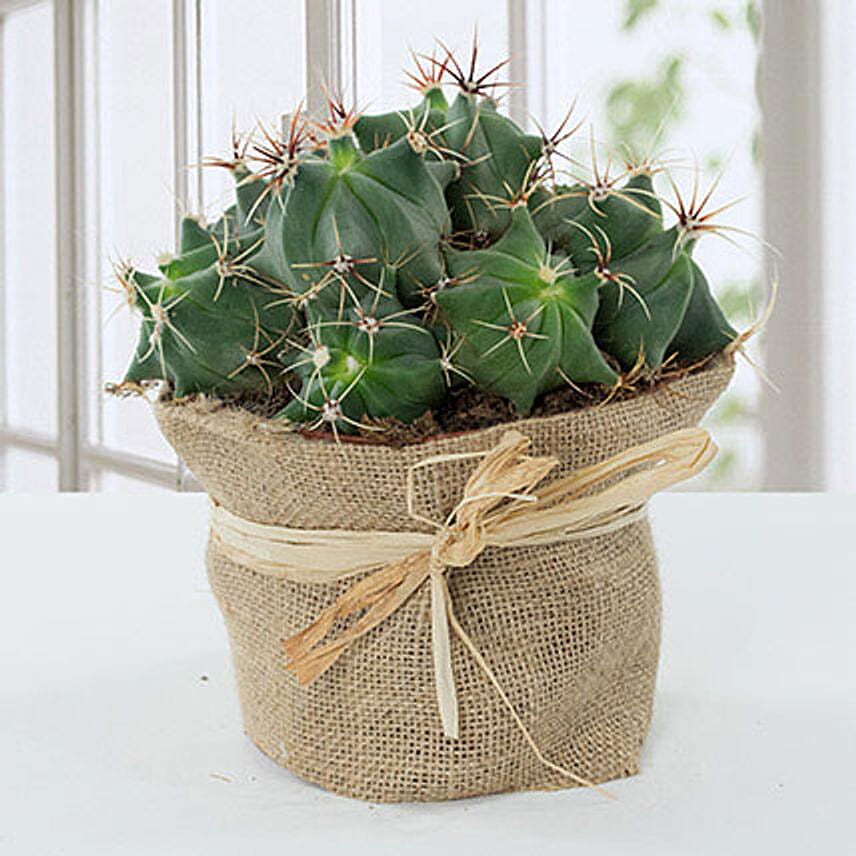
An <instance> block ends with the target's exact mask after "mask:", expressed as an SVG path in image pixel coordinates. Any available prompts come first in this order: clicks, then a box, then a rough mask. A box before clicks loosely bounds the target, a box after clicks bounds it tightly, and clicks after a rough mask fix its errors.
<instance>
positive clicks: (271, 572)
mask: <svg viewBox="0 0 856 856" xmlns="http://www.w3.org/2000/svg"><path fill="white" fill-rule="evenodd" d="M530 443H531V441H530V439H529V438H528V437H526V436H524V435H523V434H521V433H520V432H518V431H516V430H509V431H506V432H505V434H503V436H502V438H501V439H500V441H499V443H498V444H497V445H496V446H495V447H494V448H493V449H490V450H488V451H485V452H464V453H457V454H445V455H435V456H433V457H429V458H426V459H424V460H422V461H420V462H418V463H416V464H414V465H413V466H412V467H411V468H410V470H409V472H408V480H407V511H408V514H409V515H410V516H411V517H412V518H413V519H415V520H418V521H420V522H422V523H425V524H428V525H430V526H432V527H434V528H435V529H436V532H435V533H434V534H426V533H423V532H383V531H368V532H353V531H348V530H341V529H290V528H288V527H284V526H270V525H265V524H260V523H254V522H252V521H249V520H245V519H244V518H242V517H238V516H236V515H234V514H232V513H231V512H229V511H226V509H225V508H223V507H222V506H220V505H218V504H216V503H214V504H213V507H212V519H211V531H212V537H213V538H214V539H216V541H217V542H218V543H219V545H220V547H221V548H222V550H223V551H224V552H225V554H226V555H227V556H228V557H229V558H231V559H232V560H234V561H235V562H237V563H239V564H241V565H244V566H246V567H249V568H251V569H252V570H254V571H257V572H258V573H261V574H265V575H267V576H272V577H277V578H280V579H287V580H292V581H296V582H312V583H331V582H335V581H337V580H342V579H346V578H348V577H352V576H356V575H358V574H363V573H366V572H369V573H368V574H367V576H365V577H363V579H361V580H359V581H358V582H356V583H354V584H353V585H352V586H351V588H350V589H349V590H348V591H346V592H345V593H344V594H343V595H341V597H339V599H338V600H337V601H336V602H335V603H334V604H332V606H330V607H329V608H328V609H326V610H324V612H323V613H322V614H321V615H320V616H319V617H318V619H317V620H316V621H314V622H313V623H312V624H310V625H309V626H308V627H306V628H304V629H303V630H301V631H300V632H299V633H296V634H295V635H294V636H292V637H291V638H289V639H287V640H286V641H285V643H284V644H285V651H286V654H287V655H288V657H289V662H288V668H289V669H291V670H292V671H293V672H294V673H295V674H296V676H297V679H298V681H299V682H300V683H301V684H304V685H305V684H309V683H311V682H312V681H314V680H315V679H316V678H318V677H320V676H321V675H322V674H324V672H326V671H327V669H329V668H330V667H331V666H332V665H333V663H335V662H336V660H338V659H339V657H340V656H341V655H342V654H343V653H344V652H345V651H346V650H347V649H348V647H349V646H350V645H351V643H353V642H354V641H355V640H357V639H359V638H360V637H362V636H364V635H365V634H366V633H368V632H369V631H370V630H372V628H374V627H377V626H378V625H379V624H380V623H381V622H383V621H384V620H385V619H386V618H388V617H389V616H390V615H392V614H393V613H394V612H395V611H396V610H397V609H398V608H399V607H401V606H402V605H403V604H404V603H405V602H406V601H407V599H408V598H409V597H410V596H411V595H412V594H413V593H414V592H415V591H417V590H418V589H419V588H420V587H421V586H422V585H423V584H424V583H425V582H426V581H429V584H430V586H431V636H432V647H433V658H434V674H435V686H436V692H437V703H438V706H439V710H440V717H441V720H442V723H443V730H444V733H445V734H446V736H447V737H450V738H457V737H458V736H459V720H458V702H457V693H456V690H455V680H454V675H453V673H452V656H451V644H450V627H451V629H452V630H453V631H454V633H455V634H456V635H457V636H458V637H459V638H460V640H461V641H462V642H463V644H464V646H465V647H466V648H467V650H468V651H469V653H470V654H471V655H472V656H473V658H474V659H475V661H476V662H477V664H478V665H479V667H480V668H481V669H482V671H483V672H484V673H485V675H486V676H487V677H488V679H489V680H490V682H491V684H492V685H493V686H494V688H495V690H496V691H497V693H498V694H499V696H500V698H501V699H502V701H503V703H504V704H505V706H506V707H507V708H508V709H509V711H510V712H511V715H512V716H513V718H514V720H515V722H516V724H517V725H518V727H519V728H520V729H521V731H522V733H523V735H524V737H525V738H526V740H527V742H528V743H529V745H530V746H531V748H532V749H533V751H534V752H535V754H536V755H537V756H538V758H539V760H540V761H541V762H542V763H544V764H545V765H546V766H548V767H550V768H551V769H553V770H555V771H557V772H560V773H562V774H563V775H565V776H567V777H569V778H571V779H574V780H575V781H577V782H579V783H581V784H585V785H591V783H590V782H587V781H586V780H585V779H582V778H580V777H579V776H577V775H576V774H574V773H573V772H571V771H569V770H566V769H564V768H563V767H560V766H559V765H557V764H554V763H552V762H551V761H549V760H548V759H547V758H545V757H544V755H543V754H542V753H541V751H540V749H539V748H538V746H537V745H536V744H535V741H534V740H533V738H532V737H531V735H530V734H529V731H528V729H527V728H526V726H525V725H524V723H523V721H522V720H521V718H520V716H519V715H518V714H517V711H516V710H515V708H514V706H513V705H512V704H511V701H510V700H509V698H508V696H507V695H506V693H505V692H504V690H503V689H502V687H501V686H500V684H499V681H498V680H497V678H496V676H495V674H494V672H493V670H492V669H491V668H490V666H489V665H488V663H487V661H486V660H485V659H484V657H483V656H482V655H481V653H480V652H479V651H478V649H477V648H476V646H475V645H474V644H473V641H472V639H471V638H470V637H469V635H468V634H467V633H466V632H465V631H464V629H463V628H462V627H461V625H460V624H459V623H458V621H457V619H456V618H455V614H454V610H453V609H452V602H451V597H450V594H449V589H448V586H447V584H446V572H447V571H448V570H449V569H451V568H465V567H467V566H468V565H470V564H472V562H473V561H475V559H476V558H477V557H478V556H479V554H480V553H482V552H483V551H484V550H485V549H486V548H488V547H526V546H532V545H537V544H551V543H556V542H560V541H569V540H575V539H580V538H590V537H593V536H595V535H600V534H603V533H606V532H611V531H615V530H616V529H620V528H622V527H624V526H627V525H629V524H630V523H633V522H634V521H636V520H638V519H640V518H641V517H642V515H644V513H645V503H646V502H647V501H648V499H649V498H650V497H651V496H653V495H654V494H655V493H657V492H658V491H661V490H664V489H666V488H668V487H670V486H672V485H674V484H677V483H678V482H681V481H684V480H685V479H688V478H690V477H692V476H694V475H696V474H697V473H699V472H701V471H702V470H703V469H704V468H705V467H706V466H707V465H708V463H710V461H711V459H712V458H713V457H714V455H715V454H716V446H715V445H714V443H713V441H712V440H711V438H710V435H709V434H708V433H707V432H706V431H704V430H702V429H700V428H688V429H685V430H681V431H675V432H673V433H670V434H666V435H664V436H662V437H659V438H658V439H656V440H653V441H651V442H649V443H643V444H641V445H638V446H634V447H633V448H631V449H629V450H627V451H626V452H622V453H621V454H619V455H615V456H614V457H612V458H609V459H607V460H605V461H603V462H601V463H598V464H595V465H594V466H591V467H586V468H584V469H580V470H577V471H576V472H575V473H573V474H571V475H569V476H567V477H565V478H561V479H556V480H554V481H552V482H549V483H548V484H546V485H544V486H543V487H541V489H540V490H539V492H538V494H537V496H536V495H535V494H533V493H532V491H533V490H534V488H535V487H536V485H538V484H539V483H540V482H541V481H542V480H543V479H544V478H545V477H546V476H547V475H548V473H549V472H550V471H551V470H552V469H553V468H554V467H556V466H557V465H558V463H559V461H558V459H557V458H554V457H530V456H528V455H526V454H525V452H526V450H527V448H528V447H529V445H530ZM468 458H482V460H481V462H480V463H479V465H478V466H477V467H476V468H475V470H474V471H473V473H472V475H471V476H470V477H469V479H468V481H467V483H466V486H465V487H464V493H463V497H462V498H461V500H460V502H459V503H458V504H457V505H456V506H455V508H454V509H453V510H452V511H451V513H450V514H449V516H448V517H447V518H446V520H445V521H443V522H439V521H435V520H431V519H429V518H426V517H423V516H422V515H420V514H418V513H417V512H416V510H415V508H414V495H415V491H414V485H415V481H414V480H415V476H416V472H417V471H418V470H419V469H422V468H425V467H431V466H436V465H439V464H442V463H446V462H449V461H457V460H465V459H468ZM598 488H600V489H598ZM360 613H362V614H361V615H360ZM355 615H359V616H360V617H359V618H357V619H356V620H355V621H354V622H353V623H352V624H351V626H350V627H349V628H348V629H347V630H345V631H343V632H342V633H340V634H339V635H338V636H337V637H335V638H333V639H331V640H329V641H326V642H325V638H326V637H327V635H328V634H329V632H330V630H331V629H332V627H333V624H334V622H335V621H336V620H337V619H349V618H352V617H353V616H355Z"/></svg>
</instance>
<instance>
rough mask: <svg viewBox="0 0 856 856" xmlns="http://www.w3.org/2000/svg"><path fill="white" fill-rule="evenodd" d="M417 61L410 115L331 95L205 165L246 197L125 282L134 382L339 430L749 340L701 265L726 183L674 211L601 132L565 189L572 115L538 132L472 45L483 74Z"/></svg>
mask: <svg viewBox="0 0 856 856" xmlns="http://www.w3.org/2000/svg"><path fill="white" fill-rule="evenodd" d="M414 60H415V63H416V70H415V71H414V72H413V73H409V76H410V78H411V84H412V85H413V87H414V88H415V89H416V90H417V91H418V92H419V95H420V101H419V102H418V103H417V104H416V105H414V106H413V107H410V108H408V109H405V110H402V111H393V112H389V113H385V114H381V115H377V116H364V115H359V114H358V113H357V112H356V110H353V109H347V108H346V107H345V105H344V104H343V103H342V101H341V99H339V98H337V97H335V96H333V95H331V94H328V106H327V114H326V116H325V117H323V118H321V119H318V120H312V119H310V118H309V117H307V116H306V115H305V114H304V112H303V110H302V107H300V106H299V107H298V109H297V110H295V111H294V112H293V113H292V114H291V115H290V116H289V117H288V118H287V120H286V121H285V122H284V123H283V127H282V129H281V130H277V131H273V130H270V129H264V128H263V129H261V130H260V131H258V132H256V133H255V134H252V135H250V136H248V137H243V138H239V137H237V136H234V137H233V141H232V152H231V156H230V157H227V158H224V159H213V160H210V161H209V163H210V164H211V165H214V166H218V167H221V168H225V169H228V170H229V172H231V174H232V175H233V177H234V180H235V187H236V201H235V204H234V205H232V206H230V207H229V208H227V209H226V211H224V212H223V214H222V215H221V216H220V217H219V218H218V219H217V220H216V221H215V222H214V223H212V224H206V223H204V222H203V221H202V220H200V219H197V218H192V217H187V218H185V219H184V220H183V222H182V224H181V230H180V237H179V247H178V253H177V255H175V256H174V257H166V258H162V259H161V260H160V263H159V269H160V275H150V274H144V273H141V272H139V271H136V270H135V269H133V268H131V267H130V266H122V267H121V268H120V270H119V278H120V283H121V284H122V288H123V290H124V292H125V296H126V300H127V302H128V303H129V304H130V305H131V306H132V307H133V308H134V309H135V310H137V311H139V312H140V314H141V316H142V323H141V331H140V338H139V343H138V346H137V350H136V353H135V355H134V358H133V360H132V362H131V366H130V368H129V370H128V373H127V375H126V378H125V380H126V382H127V384H129V385H132V386H133V385H137V384H139V383H141V382H145V381H156V380H161V381H166V382H168V383H169V384H170V385H171V387H172V391H173V394H174V395H175V396H176V397H182V396H186V395H190V394H193V393H212V394H216V395H225V394H242V393H248V392H258V391H262V392H264V393H266V394H268V395H270V396H273V394H274V393H277V395H278V397H281V396H282V395H285V396H286V397H287V398H288V397H290V401H289V402H288V403H287V404H286V405H285V406H284V407H283V409H282V410H281V412H280V414H279V415H280V416H281V417H282V418H284V419H287V420H289V421H291V422H293V423H295V424H302V425H303V426H304V427H305V429H307V430H312V429H316V428H319V429H320V428H329V429H330V430H332V431H333V432H334V433H337V434H338V432H340V431H345V432H348V431H356V430H360V429H361V428H371V427H372V425H371V422H372V420H382V419H386V418H390V417H391V418H395V419H398V420H401V421H404V422H410V421H412V420H414V419H416V418H418V417H419V416H420V415H422V414H423V413H424V412H425V411H426V410H428V409H431V408H436V407H439V406H441V405H442V403H443V401H444V398H445V397H446V395H447V390H448V388H449V387H451V386H456V385H459V384H475V385H476V386H479V387H481V388H482V389H484V390H486V391H488V392H491V393H494V394H496V395H499V396H502V397H504V398H507V399H509V400H510V401H511V402H512V403H513V405H514V407H515V409H516V411H517V412H518V413H519V414H521V415H525V414H527V413H529V412H530V411H531V409H532V407H533V406H534V404H535V402H536V401H537V400H538V397H539V396H540V395H542V394H543V393H545V392H547V391H549V390H551V389H554V388H557V387H560V386H562V385H564V384H571V385H573V386H575V387H577V386H579V385H592V388H593V389H595V388H596V387H597V386H600V387H601V388H602V390H603V396H604V397H605V396H606V395H608V394H609V391H610V389H612V388H614V387H616V386H617V385H621V384H624V385H627V384H628V383H629V382H630V381H631V380H632V379H633V378H635V377H636V376H638V375H639V374H640V373H642V374H645V375H648V376H655V375H656V373H657V372H658V370H660V369H661V367H662V366H663V365H664V364H669V365H670V366H676V367H681V366H690V365H693V364H696V363H698V362H699V361H701V360H704V359H705V358H706V357H708V356H710V355H711V354H714V353H717V352H719V351H722V350H723V349H725V348H726V347H727V346H728V345H729V343H731V342H733V341H735V340H736V339H737V334H736V332H735V331H734V330H733V328H732V327H731V326H730V325H729V323H728V321H727V319H726V318H725V316H724V315H723V313H722V311H721V309H720V308H719V306H718V305H717V303H716V300H715V299H714V297H713V295H712V293H711V291H710V288H709V285H708V283H707V280H706V279H705V277H704V274H703V273H702V271H701V270H700V268H699V267H698V265H697V264H696V262H695V261H693V259H692V251H693V248H694V246H695V244H696V243H697V241H698V240H699V239H700V238H701V237H702V236H703V235H704V234H706V233H718V232H721V231H722V230H726V229H727V228H728V227H724V226H721V225H716V224H714V223H713V222H712V218H713V217H715V216H716V215H717V214H718V213H719V211H721V210H723V209H719V211H714V212H712V213H706V212H705V207H706V205H707V203H708V202H709V200H710V197H711V195H712V192H713V189H714V188H711V189H710V190H709V191H708V192H707V193H706V194H704V195H703V196H702V197H701V199H700V201H699V196H700V194H699V191H698V186H697V185H696V187H695V188H694V189H693V194H692V198H691V200H690V201H689V203H685V202H684V201H683V199H682V197H681V195H680V193H678V191H677V188H675V186H674V183H672V188H673V190H674V193H675V199H674V201H670V200H667V199H665V198H663V197H661V196H660V195H659V194H658V193H657V191H656V189H655V177H656V176H657V174H658V173H661V172H662V173H663V174H664V175H665V177H666V179H667V180H668V181H669V182H670V183H671V178H670V176H669V175H668V170H667V167H666V166H665V165H664V164H662V163H657V162H655V161H653V160H651V159H650V158H648V157H644V158H641V159H640V160H637V161H634V160H632V159H625V160H624V161H623V164H622V167H621V168H620V169H619V170H618V171H617V172H616V171H615V170H614V168H613V164H612V162H611V161H609V162H608V163H606V164H604V163H603V162H599V160H598V152H597V149H596V147H595V144H594V138H593V136H592V137H591V139H590V148H591V174H590V175H589V176H572V180H571V182H570V183H562V182H560V181H558V180H557V179H558V173H557V170H556V169H555V163H554V158H556V157H558V156H560V155H561V151H560V148H561V145H562V144H563V143H564V142H565V140H566V139H567V138H568V137H569V136H571V135H572V134H574V133H575V132H576V131H577V130H578V128H579V125H576V126H573V127H570V126H569V123H570V118H571V114H572V110H571V111H569V112H568V114H567V115H566V117H565V119H564V121H563V122H562V123H561V125H560V126H559V128H558V129H557V131H556V132H555V133H553V134H552V135H548V134H546V133H545V132H544V131H543V130H541V132H540V133H539V134H529V133H526V132H525V131H524V130H523V129H521V128H520V127H519V126H518V125H516V124H515V123H514V122H513V121H512V120H511V119H510V118H508V117H507V116H504V115H503V114H502V113H501V112H500V111H499V109H498V99H497V95H496V93H497V88H498V87H500V86H502V84H500V83H498V82H496V81H495V80H494V75H495V73H496V72H497V71H498V70H499V69H500V68H501V67H502V65H504V63H501V64H499V65H498V66H496V67H494V68H492V69H489V70H488V71H486V72H481V71H479V70H478V68H477V66H478V46H477V45H476V44H475V42H474V44H473V51H472V56H471V58H470V60H469V61H468V62H467V63H463V64H462V63H460V62H459V61H458V59H457V58H456V57H455V55H454V54H453V53H452V52H451V51H449V50H447V49H445V48H443V49H442V57H441V58H437V57H436V56H430V57H429V56H423V55H415V56H414ZM448 86H453V87H455V88H456V89H457V94H456V95H455V96H454V97H453V98H452V99H451V100H447V98H446V94H445V92H444V89H445V88H446V87H448ZM539 130H540V129H539ZM664 213H665V214H666V215H667V216H669V215H674V218H675V222H674V223H672V224H669V225H668V226H667V225H666V224H664Z"/></svg>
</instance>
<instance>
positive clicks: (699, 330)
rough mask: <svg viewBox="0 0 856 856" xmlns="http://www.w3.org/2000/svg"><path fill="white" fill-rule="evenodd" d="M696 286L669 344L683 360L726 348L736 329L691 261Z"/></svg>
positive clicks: (670, 350)
mask: <svg viewBox="0 0 856 856" xmlns="http://www.w3.org/2000/svg"><path fill="white" fill-rule="evenodd" d="M691 267H692V277H693V289H692V294H691V295H690V299H689V303H688V304H687V310H686V312H685V313H684V317H683V320H682V321H681V326H680V328H679V329H678V331H677V333H676V334H675V337H674V339H672V341H671V342H670V343H669V348H668V351H669V352H670V353H675V354H678V355H679V356H680V358H681V360H683V361H684V362H689V363H695V362H698V361H699V360H703V359H704V358H705V357H709V356H710V355H711V354H715V353H718V352H719V351H721V350H723V349H724V348H727V347H728V346H729V345H730V344H731V343H732V342H733V341H734V340H735V339H737V331H736V330H735V329H734V328H733V327H732V326H731V324H729V323H728V319H727V318H726V317H725V314H724V313H723V311H722V309H721V308H720V307H719V304H718V303H717V302H716V299H715V298H714V296H713V294H711V291H710V286H709V285H708V282H707V278H706V277H705V275H704V274H703V273H702V271H701V268H700V267H699V266H698V265H697V264H696V263H695V262H692V264H691Z"/></svg>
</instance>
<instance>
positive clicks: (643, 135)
mask: <svg viewBox="0 0 856 856" xmlns="http://www.w3.org/2000/svg"><path fill="white" fill-rule="evenodd" d="M684 62H685V60H684V57H682V56H680V55H676V56H669V57H666V58H665V59H664V60H663V61H662V62H661V64H660V66H659V68H658V69H657V72H656V74H655V75H653V76H652V77H651V78H650V79H648V80H645V79H637V80H623V81H621V82H619V83H616V84H615V85H614V86H613V87H612V88H611V89H610V91H609V94H608V95H607V98H606V118H607V122H608V123H609V125H610V129H611V131H612V136H613V138H614V139H616V140H621V141H622V142H623V143H624V144H625V145H627V146H629V147H630V148H631V149H635V150H637V151H641V150H644V148H645V147H646V146H647V145H650V143H651V141H652V140H656V139H657V137H658V135H659V134H660V133H661V131H662V128H663V126H664V124H665V123H666V122H667V121H672V122H674V121H676V120H677V119H679V118H680V116H681V114H682V112H683V108H684V103H685V101H686V97H687V96H686V90H685V87H684V82H683V68H684Z"/></svg>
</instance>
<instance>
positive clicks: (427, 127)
mask: <svg viewBox="0 0 856 856" xmlns="http://www.w3.org/2000/svg"><path fill="white" fill-rule="evenodd" d="M448 107H449V105H448V103H447V102H446V96H445V95H444V94H443V90H442V89H440V88H439V87H435V88H431V89H429V90H428V91H427V92H425V95H424V98H423V99H422V101H420V102H419V104H417V105H416V107H413V108H412V109H410V110H393V111H391V112H389V113H381V114H379V115H377V116H360V118H359V119H358V120H357V121H356V123H355V124H354V134H355V135H356V137H357V140H358V142H359V144H360V148H361V149H362V150H363V151H364V152H366V153H368V152H373V151H374V150H375V149H382V148H386V147H387V146H390V145H392V144H393V143H397V142H398V141H399V140H400V139H401V138H402V137H404V136H406V135H407V131H408V129H409V128H422V129H423V131H424V133H426V134H434V133H438V132H439V133H442V129H443V126H444V125H445V124H446V111H447V110H448ZM426 110H427V111H428V116H427V118H426V116H425V111H426Z"/></svg>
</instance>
